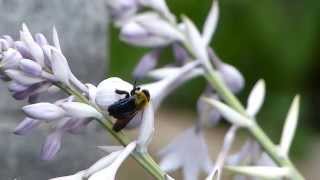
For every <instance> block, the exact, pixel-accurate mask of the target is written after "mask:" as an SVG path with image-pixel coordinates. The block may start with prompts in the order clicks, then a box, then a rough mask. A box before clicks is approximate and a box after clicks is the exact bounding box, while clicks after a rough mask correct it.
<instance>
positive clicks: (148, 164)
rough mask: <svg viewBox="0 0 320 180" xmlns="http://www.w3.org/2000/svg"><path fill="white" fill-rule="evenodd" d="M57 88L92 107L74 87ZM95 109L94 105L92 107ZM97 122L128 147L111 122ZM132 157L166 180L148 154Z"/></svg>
mask: <svg viewBox="0 0 320 180" xmlns="http://www.w3.org/2000/svg"><path fill="white" fill-rule="evenodd" d="M55 85H56V86H57V87H59V88H60V89H61V90H63V91H65V92H66V93H67V94H70V95H74V96H75V97H76V98H77V99H78V101H80V102H82V103H86V104H89V105H92V104H91V103H90V102H89V100H88V99H87V98H86V97H85V96H83V95H82V94H81V93H80V92H79V91H77V90H75V89H74V88H72V87H69V86H66V85H64V84H62V83H59V82H57V83H55ZM92 106H93V107H94V108H97V107H95V106H94V105H92ZM97 110H98V111H99V112H101V110H100V109H97ZM96 120H97V122H98V123H99V124H100V125H101V126H102V127H103V128H104V129H106V130H107V132H109V133H110V134H111V135H112V136H113V137H114V138H115V139H116V140H117V141H118V142H119V143H120V144H121V145H123V146H126V145H127V144H129V143H130V142H131V141H130V139H129V138H128V136H126V135H125V134H124V133H123V132H122V131H120V132H115V131H113V130H112V127H113V124H112V122H111V121H110V120H108V119H107V118H104V119H96ZM131 156H132V157H133V158H134V159H135V160H136V161H137V162H138V163H139V164H140V165H141V166H142V167H143V168H144V169H145V170H146V171H147V172H148V173H149V174H150V175H152V176H153V177H154V178H155V179H157V180H164V179H165V173H164V172H163V171H162V170H161V169H160V167H159V165H158V164H157V163H156V162H155V161H154V160H153V159H152V157H151V156H150V155H149V154H148V153H140V152H137V151H135V152H133V153H131Z"/></svg>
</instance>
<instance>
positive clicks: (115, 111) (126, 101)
mask: <svg viewBox="0 0 320 180" xmlns="http://www.w3.org/2000/svg"><path fill="white" fill-rule="evenodd" d="M115 93H117V94H121V95H123V94H124V95H126V96H125V97H124V98H123V99H120V100H119V101H117V102H115V103H113V104H111V105H110V106H109V108H108V112H109V114H110V115H111V116H113V117H114V118H116V119H117V121H116V123H115V124H114V125H113V130H114V131H116V132H119V131H121V130H122V129H123V128H124V127H126V125H127V124H128V123H129V122H130V120H131V119H132V118H133V117H134V116H135V115H136V114H137V112H138V111H140V110H142V109H143V108H144V107H145V106H146V105H147V104H148V103H149V101H150V94H149V91H148V90H146V89H141V88H140V87H137V86H136V83H134V86H133V89H132V90H131V91H130V93H129V92H127V91H123V90H118V89H117V90H116V91H115Z"/></svg>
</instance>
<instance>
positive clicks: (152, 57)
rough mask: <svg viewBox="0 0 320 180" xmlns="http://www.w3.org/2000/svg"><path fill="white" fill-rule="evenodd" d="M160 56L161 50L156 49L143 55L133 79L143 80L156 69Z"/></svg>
mask: <svg viewBox="0 0 320 180" xmlns="http://www.w3.org/2000/svg"><path fill="white" fill-rule="evenodd" d="M160 54H161V49H154V50H152V51H150V52H148V53H146V54H145V55H143V56H142V58H141V59H140V60H139V63H138V64H137V65H136V67H135V69H134V71H133V77H134V78H136V79H142V78H143V77H144V76H145V75H146V74H147V73H148V72H149V71H151V70H152V69H154V68H155V67H156V66H157V64H158V60H159V57H160Z"/></svg>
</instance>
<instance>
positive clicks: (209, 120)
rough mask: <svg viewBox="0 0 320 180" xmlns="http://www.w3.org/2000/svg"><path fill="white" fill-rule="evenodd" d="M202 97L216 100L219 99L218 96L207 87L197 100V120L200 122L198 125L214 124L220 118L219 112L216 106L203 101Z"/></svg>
mask: <svg viewBox="0 0 320 180" xmlns="http://www.w3.org/2000/svg"><path fill="white" fill-rule="evenodd" d="M202 97H208V98H212V99H216V100H219V99H220V98H219V96H218V95H217V94H215V93H212V92H211V90H209V89H208V88H207V90H206V91H205V92H204V93H202V95H201V96H200V97H199V98H198V101H197V112H198V117H199V121H198V122H199V123H200V126H208V127H210V126H215V125H217V124H218V123H219V121H220V120H221V114H220V112H219V111H218V110H217V109H216V108H214V107H212V106H211V105H209V104H208V103H207V102H205V101H203V99H202Z"/></svg>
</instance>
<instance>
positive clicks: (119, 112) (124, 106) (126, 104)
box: [108, 98, 136, 119]
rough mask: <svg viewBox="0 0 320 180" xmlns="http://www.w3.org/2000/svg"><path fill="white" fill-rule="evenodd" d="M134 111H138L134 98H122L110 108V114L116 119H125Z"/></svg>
mask: <svg viewBox="0 0 320 180" xmlns="http://www.w3.org/2000/svg"><path fill="white" fill-rule="evenodd" d="M132 111H136V104H135V100H134V98H125V99H121V100H120V101H118V102H115V103H113V104H112V105H110V106H109V108H108V112H109V114H110V115H111V116H113V117H115V118H116V119H123V118H125V117H126V116H128V114H130V112H132Z"/></svg>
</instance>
